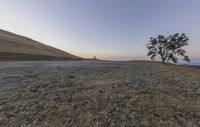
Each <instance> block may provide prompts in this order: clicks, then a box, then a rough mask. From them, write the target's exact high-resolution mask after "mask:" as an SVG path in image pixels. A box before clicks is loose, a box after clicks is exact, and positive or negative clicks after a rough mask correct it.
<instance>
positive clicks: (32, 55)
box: [0, 29, 81, 61]
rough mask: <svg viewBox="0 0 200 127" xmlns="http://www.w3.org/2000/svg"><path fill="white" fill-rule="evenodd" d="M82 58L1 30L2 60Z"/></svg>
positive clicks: (0, 56) (0, 49) (0, 55)
mask: <svg viewBox="0 0 200 127" xmlns="http://www.w3.org/2000/svg"><path fill="white" fill-rule="evenodd" d="M79 59H81V58H80V57H77V56H74V55H72V54H70V53H67V52H64V51H62V50H59V49H56V48H53V47H51V46H48V45H45V44H42V43H40V42H37V41H35V40H32V39H30V38H27V37H24V36H21V35H17V34H14V33H11V32H8V31H4V30H1V29H0V60H1V61H2V60H79Z"/></svg>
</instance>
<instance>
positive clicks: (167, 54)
mask: <svg viewBox="0 0 200 127" xmlns="http://www.w3.org/2000/svg"><path fill="white" fill-rule="evenodd" d="M188 41H189V39H188V37H187V36H186V35H185V34H184V33H182V34H179V33H175V34H174V35H170V36H169V37H165V36H163V35H158V37H156V38H153V37H151V38H150V41H149V43H148V44H147V49H148V50H149V52H148V54H147V55H148V56H149V57H150V58H151V59H152V60H155V57H156V56H157V55H159V56H160V58H161V60H162V62H163V64H164V63H165V62H166V61H167V62H169V61H172V62H174V63H177V62H178V56H183V60H184V61H187V62H189V61H190V59H189V57H188V56H186V55H185V54H186V51H185V50H184V49H182V47H184V46H186V45H188Z"/></svg>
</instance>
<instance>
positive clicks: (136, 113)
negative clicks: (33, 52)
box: [0, 61, 200, 127]
mask: <svg viewBox="0 0 200 127" xmlns="http://www.w3.org/2000/svg"><path fill="white" fill-rule="evenodd" d="M71 126H73V127H96V126H97V127H98V126H99V127H110V126H113V127H118V126H122V127H125V126H126V127H129V126H131V127H175V126H176V127H199V126H200V70H199V69H192V68H188V67H182V66H177V65H162V64H160V63H157V62H147V61H134V62H97V61H96V62H95V61H74V62H71V61H66V62H62V61H58V62H52V61H51V62H0V127H71Z"/></svg>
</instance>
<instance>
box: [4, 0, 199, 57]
mask: <svg viewBox="0 0 200 127" xmlns="http://www.w3.org/2000/svg"><path fill="white" fill-rule="evenodd" d="M0 2H1V4H0V28H1V29H4V30H8V31H11V32H15V33H18V34H22V35H25V36H28V37H31V38H33V39H35V40H38V41H40V42H42V43H45V44H48V45H51V46H54V47H56V48H59V49H62V50H65V51H67V52H70V53H72V54H75V55H78V56H82V57H93V56H96V57H98V58H101V59H113V60H131V59H146V58H147V57H146V52H147V50H146V43H148V41H149V38H150V37H151V36H153V37H154V36H156V35H158V34H164V35H169V34H173V33H175V32H180V33H182V32H184V33H186V34H187V35H188V36H189V38H190V45H189V46H188V48H187V50H188V55H189V56H191V58H192V59H200V49H199V48H200V36H199V35H200V1H199V0H0Z"/></svg>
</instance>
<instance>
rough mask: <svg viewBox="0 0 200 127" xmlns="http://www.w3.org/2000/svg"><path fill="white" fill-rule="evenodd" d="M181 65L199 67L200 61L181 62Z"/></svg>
mask: <svg viewBox="0 0 200 127" xmlns="http://www.w3.org/2000/svg"><path fill="white" fill-rule="evenodd" d="M179 64H188V65H199V66H200V60H191V61H190V62H189V63H187V62H184V61H180V62H179Z"/></svg>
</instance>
